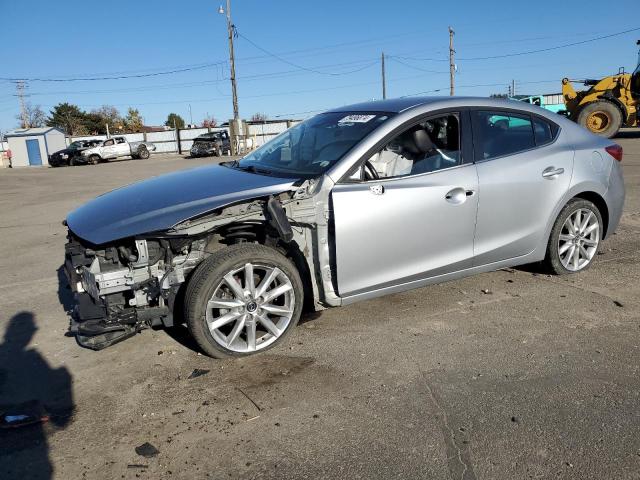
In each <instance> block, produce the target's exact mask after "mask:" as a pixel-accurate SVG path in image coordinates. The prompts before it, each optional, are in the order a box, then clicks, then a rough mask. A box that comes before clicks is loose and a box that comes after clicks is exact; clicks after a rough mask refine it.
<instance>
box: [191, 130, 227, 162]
mask: <svg viewBox="0 0 640 480" xmlns="http://www.w3.org/2000/svg"><path fill="white" fill-rule="evenodd" d="M229 150H231V142H230V139H229V133H228V132H227V131H226V130H221V131H219V132H210V133H204V134H202V135H200V136H198V137H196V138H194V139H193V145H191V150H190V155H191V156H192V157H210V156H212V155H213V156H215V157H220V156H221V155H223V154H224V153H225V152H227V151H229Z"/></svg>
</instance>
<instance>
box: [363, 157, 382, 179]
mask: <svg viewBox="0 0 640 480" xmlns="http://www.w3.org/2000/svg"><path fill="white" fill-rule="evenodd" d="M363 167H364V179H365V180H378V179H379V178H380V175H378V171H377V170H376V169H375V167H374V166H373V165H371V162H369V161H367V162H364V165H363Z"/></svg>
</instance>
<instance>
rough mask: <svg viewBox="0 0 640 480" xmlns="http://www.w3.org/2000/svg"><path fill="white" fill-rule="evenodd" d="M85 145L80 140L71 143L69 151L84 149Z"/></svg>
mask: <svg viewBox="0 0 640 480" xmlns="http://www.w3.org/2000/svg"><path fill="white" fill-rule="evenodd" d="M84 143H85V142H82V141H80V140H78V141H75V142H71V143H70V144H69V146H68V147H67V148H68V149H69V150H77V149H78V148H82V147H83V146H84Z"/></svg>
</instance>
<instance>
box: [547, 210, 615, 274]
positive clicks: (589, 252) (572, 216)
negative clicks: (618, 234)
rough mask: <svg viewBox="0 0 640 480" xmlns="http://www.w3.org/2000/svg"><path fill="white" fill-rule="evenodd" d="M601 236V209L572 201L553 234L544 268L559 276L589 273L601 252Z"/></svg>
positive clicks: (560, 215)
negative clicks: (599, 248)
mask: <svg viewBox="0 0 640 480" xmlns="http://www.w3.org/2000/svg"><path fill="white" fill-rule="evenodd" d="M602 233H603V223H602V215H601V214H600V210H598V207H596V206H595V205H594V204H593V203H592V202H590V201H588V200H584V199H582V198H574V199H572V200H570V201H569V203H567V204H566V205H565V206H564V208H563V209H562V210H561V211H560V214H559V215H558V218H557V219H556V221H555V223H554V225H553V229H552V230H551V235H550V237H549V244H548V245H547V254H546V257H545V259H544V263H545V266H546V267H547V268H548V269H549V270H550V271H551V272H553V273H555V274H557V275H565V274H569V273H577V272H581V271H582V270H585V269H587V268H588V267H589V266H590V265H591V263H592V261H593V259H594V258H595V256H596V254H597V252H598V246H599V245H600V240H601V239H602Z"/></svg>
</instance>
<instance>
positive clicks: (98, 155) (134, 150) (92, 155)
mask: <svg viewBox="0 0 640 480" xmlns="http://www.w3.org/2000/svg"><path fill="white" fill-rule="evenodd" d="M155 149H156V146H155V145H154V144H153V143H151V142H127V139H126V138H124V137H113V138H109V139H107V140H104V141H102V142H100V143H99V144H98V145H96V146H94V147H92V148H87V149H86V150H82V152H81V155H82V161H83V162H84V163H90V164H92V165H95V164H97V163H99V162H104V161H106V160H112V159H115V158H122V157H131V158H142V159H146V158H149V155H150V152H153V151H155ZM79 161H80V160H76V163H78V162H79Z"/></svg>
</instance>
